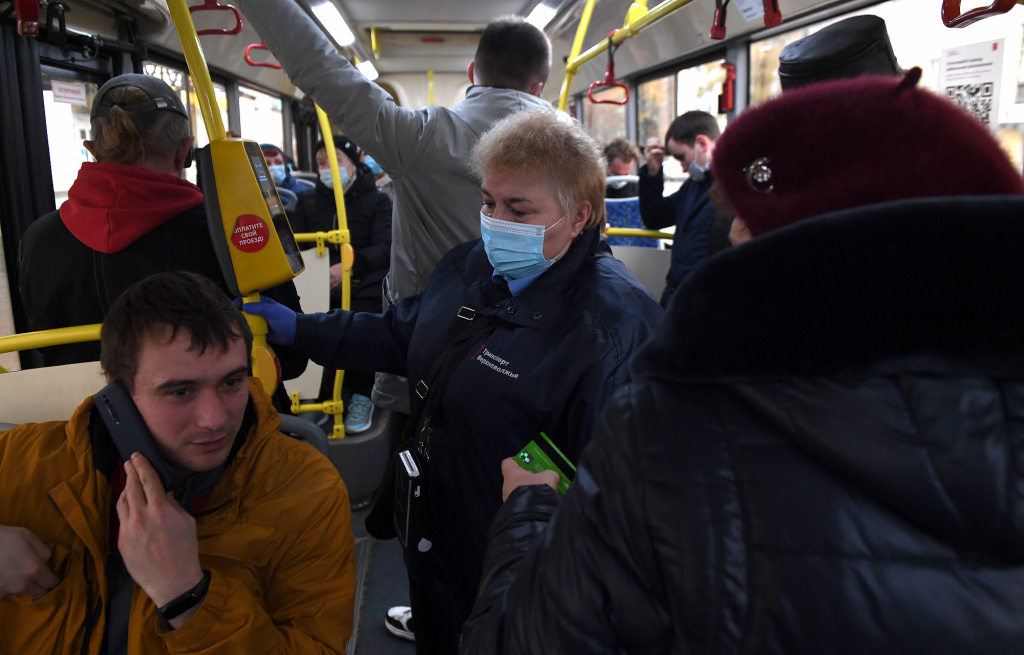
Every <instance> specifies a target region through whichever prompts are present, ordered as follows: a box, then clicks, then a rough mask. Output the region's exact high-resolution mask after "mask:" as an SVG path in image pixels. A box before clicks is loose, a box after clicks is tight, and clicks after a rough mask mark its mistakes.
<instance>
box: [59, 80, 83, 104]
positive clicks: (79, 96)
mask: <svg viewBox="0 0 1024 655" xmlns="http://www.w3.org/2000/svg"><path fill="white" fill-rule="evenodd" d="M50 90H52V91H53V101H54V102H66V103H67V104H69V105H78V106H79V107H87V106H88V103H87V102H86V101H85V85H84V84H75V83H74V82H61V81H60V80H51V81H50Z"/></svg>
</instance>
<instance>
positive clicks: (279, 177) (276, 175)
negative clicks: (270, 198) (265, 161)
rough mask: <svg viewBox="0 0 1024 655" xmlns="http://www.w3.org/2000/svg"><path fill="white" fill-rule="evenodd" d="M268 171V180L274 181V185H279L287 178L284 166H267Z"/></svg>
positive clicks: (286, 170)
mask: <svg viewBox="0 0 1024 655" xmlns="http://www.w3.org/2000/svg"><path fill="white" fill-rule="evenodd" d="M267 168H269V169H270V179H272V180H274V184H281V183H282V182H284V180H285V178H286V177H288V169H287V168H285V166H283V165H282V166H268V167H267Z"/></svg>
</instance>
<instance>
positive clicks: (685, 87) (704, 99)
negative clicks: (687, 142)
mask: <svg viewBox="0 0 1024 655" xmlns="http://www.w3.org/2000/svg"><path fill="white" fill-rule="evenodd" d="M723 64H725V60H724V59H721V60H718V61H710V62H708V63H706V64H701V65H699V66H693V67H691V68H684V69H683V70H681V71H679V72H678V73H676V116H678V115H680V114H684V113H686V112H688V111H695V110H700V111H706V112H707V113H709V114H711V115H712V116H714V117H716V118H717V119H718V127H719V128H720V129H722V130H724V129H725V124H726V116H725V114H719V113H718V97H719V96H720V95H722V83H723V82H725V67H724V66H723ZM662 134H664V132H663V133H662Z"/></svg>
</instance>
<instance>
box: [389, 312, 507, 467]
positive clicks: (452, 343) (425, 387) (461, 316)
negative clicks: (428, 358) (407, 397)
mask: <svg viewBox="0 0 1024 655" xmlns="http://www.w3.org/2000/svg"><path fill="white" fill-rule="evenodd" d="M456 316H457V317H458V318H457V319H456V323H455V324H454V325H453V326H452V328H451V330H449V332H448V340H447V342H446V343H445V345H444V348H442V350H441V355H440V356H439V357H438V358H437V361H435V362H434V365H433V366H431V367H430V371H429V372H428V373H427V375H426V376H425V377H424V378H423V379H421V380H419V381H418V382H417V383H416V387H415V389H414V393H413V396H412V405H411V408H410V411H409V420H408V421H407V422H406V424H405V429H404V430H403V431H402V441H403V442H404V443H405V445H406V446H407V447H409V446H412V443H413V435H414V434H415V431H416V428H417V426H418V425H419V424H420V418H421V416H423V415H425V416H426V423H425V424H424V426H423V429H424V430H427V431H428V432H429V429H430V425H429V424H430V420H431V419H432V418H433V416H434V414H435V412H436V411H437V407H438V405H440V403H441V398H442V397H444V390H445V388H446V387H447V386H448V380H449V379H450V378H451V376H452V374H453V373H454V372H455V367H456V366H458V363H459V362H460V361H461V360H462V358H463V357H465V356H466V353H467V352H469V349H470V348H472V347H473V346H474V345H475V344H476V342H477V341H479V340H480V339H481V338H483V337H484V336H486V335H487V334H489V333H490V332H492V331H493V330H494V328H495V327H497V324H498V323H500V322H501V321H500V319H498V318H497V317H496V316H480V315H479V314H478V313H477V311H476V310H475V309H473V308H472V307H466V306H462V307H460V308H459V311H458V312H457V313H456ZM453 349H454V352H453ZM420 454H421V455H423V457H424V458H426V459H429V449H428V450H427V451H426V452H422V453H420Z"/></svg>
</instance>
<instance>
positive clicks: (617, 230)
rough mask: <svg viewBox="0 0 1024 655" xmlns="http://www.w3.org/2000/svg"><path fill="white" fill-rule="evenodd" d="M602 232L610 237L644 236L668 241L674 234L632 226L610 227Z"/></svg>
mask: <svg viewBox="0 0 1024 655" xmlns="http://www.w3.org/2000/svg"><path fill="white" fill-rule="evenodd" d="M604 233H605V234H607V235H608V236H610V237H644V238H648V239H666V240H668V241H671V240H672V238H673V236H674V235H672V234H670V233H669V232H659V231H657V230H640V229H637V228H633V227H610V228H608V229H607V230H605V231H604Z"/></svg>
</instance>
